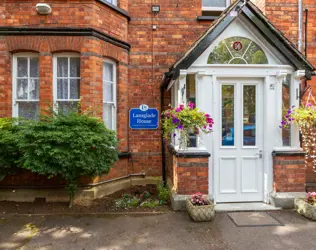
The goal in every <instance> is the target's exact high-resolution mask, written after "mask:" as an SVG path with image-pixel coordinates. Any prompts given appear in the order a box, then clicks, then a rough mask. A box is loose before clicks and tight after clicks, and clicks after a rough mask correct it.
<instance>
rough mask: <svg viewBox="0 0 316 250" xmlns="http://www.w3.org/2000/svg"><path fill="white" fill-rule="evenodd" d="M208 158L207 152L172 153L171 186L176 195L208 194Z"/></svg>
mask: <svg viewBox="0 0 316 250" xmlns="http://www.w3.org/2000/svg"><path fill="white" fill-rule="evenodd" d="M209 157H210V154H209V153H207V152H181V153H179V152H175V151H173V152H172V159H173V185H174V190H175V192H176V193H177V194H184V195H189V194H193V193H197V192H201V193H202V194H208V190H209V188H208V187H209V186H208V185H209V183H208V173H209V166H208V160H209Z"/></svg>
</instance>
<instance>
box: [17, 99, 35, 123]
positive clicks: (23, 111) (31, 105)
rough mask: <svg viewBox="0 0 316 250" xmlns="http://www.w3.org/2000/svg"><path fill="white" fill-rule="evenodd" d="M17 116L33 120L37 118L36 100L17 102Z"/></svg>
mask: <svg viewBox="0 0 316 250" xmlns="http://www.w3.org/2000/svg"><path fill="white" fill-rule="evenodd" d="M18 105H19V106H18V109H19V117H23V118H24V119H27V120H35V119H37V118H38V102H19V103H18Z"/></svg>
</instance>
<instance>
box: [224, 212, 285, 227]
mask: <svg viewBox="0 0 316 250" xmlns="http://www.w3.org/2000/svg"><path fill="white" fill-rule="evenodd" d="M227 215H228V217H229V218H230V220H231V221H232V222H233V223H234V224H235V225H236V226H237V227H269V226H284V224H282V222H280V221H279V220H278V219H277V218H275V217H274V216H273V215H271V214H270V213H267V212H233V213H227Z"/></svg>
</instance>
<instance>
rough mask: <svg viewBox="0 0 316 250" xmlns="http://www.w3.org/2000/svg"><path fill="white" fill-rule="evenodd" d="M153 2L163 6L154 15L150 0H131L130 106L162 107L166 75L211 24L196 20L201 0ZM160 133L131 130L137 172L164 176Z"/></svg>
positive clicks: (168, 96)
mask: <svg viewBox="0 0 316 250" xmlns="http://www.w3.org/2000/svg"><path fill="white" fill-rule="evenodd" d="M152 4H157V5H160V13H158V14H156V15H154V14H152V13H151V3H149V2H147V1H144V0H133V1H129V7H128V11H129V14H130V16H131V21H130V23H129V36H128V42H129V43H130V44H131V47H132V48H131V51H130V61H129V63H130V67H129V107H130V108H135V107H139V105H140V104H142V103H145V104H148V105H149V106H150V107H153V108H157V109H158V110H160V84H161V81H162V76H163V74H164V73H165V72H167V71H168V69H169V67H170V66H171V65H172V64H173V63H174V62H176V61H177V59H179V57H180V56H181V54H182V53H184V52H185V51H186V50H187V49H188V48H189V47H190V46H191V44H192V43H193V42H194V41H195V40H196V39H197V38H198V37H199V36H200V35H201V34H202V32H203V31H204V30H205V29H206V28H207V27H208V25H209V24H210V23H209V22H198V21H197V19H196V18H197V16H200V15H201V6H202V2H201V0H188V1H178V0H168V1H166V0H156V1H154V2H153V3H152ZM153 25H156V26H157V29H156V30H153V29H152V26H153ZM169 103H170V93H167V94H165V104H169ZM160 136H161V134H160V131H159V130H158V131H157V130H153V131H136V130H129V143H130V149H131V151H132V155H133V163H134V169H135V172H138V171H144V172H146V173H148V174H149V175H161V164H162V162H161V143H160Z"/></svg>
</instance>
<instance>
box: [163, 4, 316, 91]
mask: <svg viewBox="0 0 316 250" xmlns="http://www.w3.org/2000/svg"><path fill="white" fill-rule="evenodd" d="M234 10H236V11H238V12H240V13H239V14H241V15H243V16H244V17H246V18H247V20H249V22H250V23H252V24H253V25H254V27H255V28H256V29H257V30H258V31H259V32H260V34H262V36H263V37H264V38H265V39H266V40H267V41H268V42H269V43H270V44H271V45H272V46H274V47H275V48H276V49H277V50H278V51H279V52H280V53H281V54H282V55H283V56H284V57H285V58H286V59H287V60H288V61H289V62H290V63H291V64H292V66H294V68H295V69H297V70H302V69H303V70H305V71H306V78H307V79H311V76H312V72H313V71H314V70H315V68H314V66H313V65H312V64H311V63H310V62H309V61H308V60H307V59H306V58H305V56H304V55H303V54H302V53H301V52H300V51H299V50H298V49H297V48H296V46H295V45H294V44H293V43H292V42H291V41H290V40H288V39H287V38H286V37H285V36H284V34H283V33H282V32H281V31H280V30H278V29H277V28H276V27H275V26H274V25H273V24H272V23H271V22H270V21H269V20H268V18H267V17H266V16H264V14H263V13H262V12H261V11H260V10H259V9H258V8H257V7H256V6H255V5H254V4H253V3H251V2H250V1H249V0H238V1H236V2H235V3H233V4H232V5H231V6H230V7H228V8H227V9H226V10H225V11H224V12H223V13H222V14H221V15H220V16H219V17H218V18H217V19H216V20H215V21H214V22H213V23H212V24H211V25H210V27H209V28H208V29H207V30H206V31H205V32H204V33H203V34H202V35H201V36H200V37H199V38H198V39H197V40H196V41H195V42H194V43H193V45H192V46H191V47H190V48H189V49H188V51H187V52H185V53H184V55H183V56H182V57H181V58H180V59H179V60H178V61H177V62H176V63H175V64H174V65H173V66H171V68H170V69H169V71H168V72H166V73H165V75H164V78H163V82H162V87H164V88H166V87H167V86H168V84H169V82H170V81H171V80H175V79H177V78H178V77H179V75H180V70H181V69H188V68H189V67H190V66H191V65H192V64H193V62H194V61H195V60H196V59H197V58H198V57H199V56H200V55H201V54H202V53H203V52H204V51H205V50H206V49H207V48H208V47H209V46H210V44H211V43H212V42H213V41H214V40H215V39H216V38H217V37H218V36H219V35H220V34H221V33H222V32H223V31H224V30H225V29H226V28H227V27H228V26H229V25H230V24H231V23H232V22H233V21H234V20H235V19H236V18H237V16H238V15H237V16H236V15H231V13H232V11H234Z"/></svg>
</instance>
